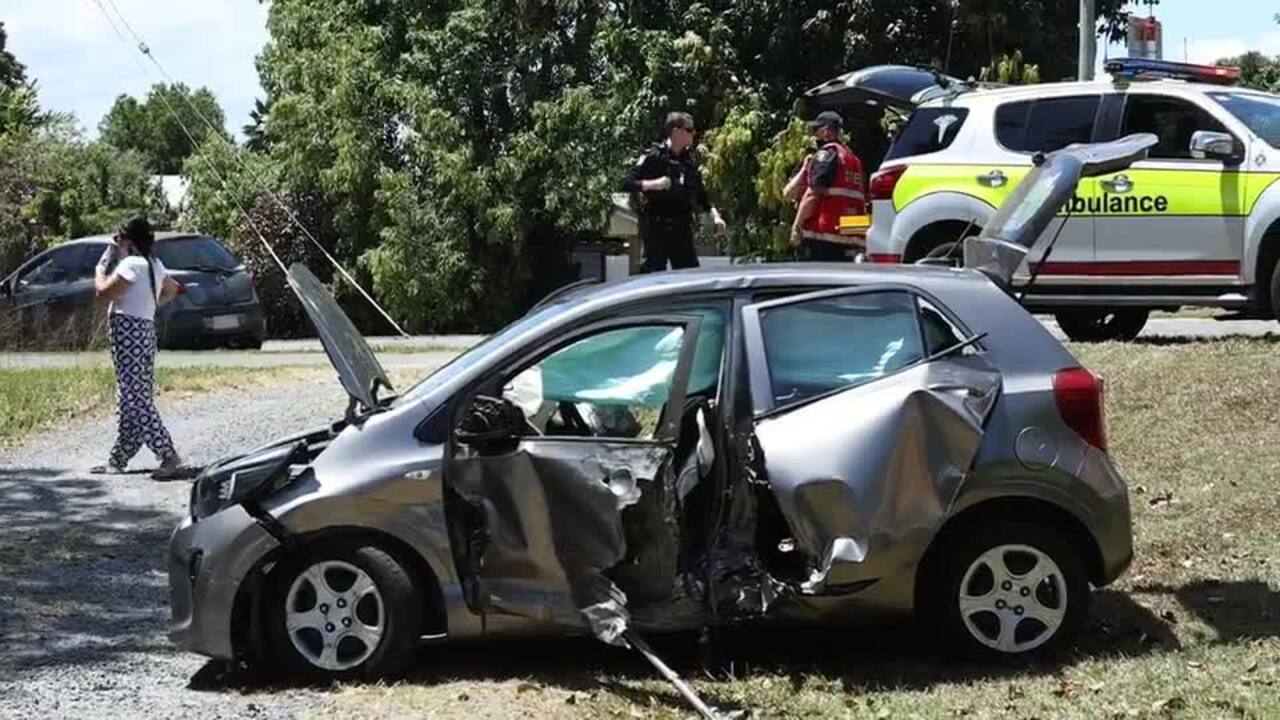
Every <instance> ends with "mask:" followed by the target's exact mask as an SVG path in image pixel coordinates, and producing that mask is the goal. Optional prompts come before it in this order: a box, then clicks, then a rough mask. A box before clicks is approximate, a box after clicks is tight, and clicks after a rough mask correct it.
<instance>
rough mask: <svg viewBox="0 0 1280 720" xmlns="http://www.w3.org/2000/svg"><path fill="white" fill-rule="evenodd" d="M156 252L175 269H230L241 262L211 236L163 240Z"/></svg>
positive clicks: (156, 246)
mask: <svg viewBox="0 0 1280 720" xmlns="http://www.w3.org/2000/svg"><path fill="white" fill-rule="evenodd" d="M155 254H156V256H157V257H159V258H160V262H162V263H164V266H165V267H167V268H172V269H174V270H201V269H212V270H230V269H232V268H234V267H235V266H237V265H239V264H240V263H239V262H238V261H237V260H236V258H235V256H234V255H232V254H231V252H230V251H228V250H227V249H226V248H225V247H223V246H222V243H220V242H218V241H217V240H214V239H213V238H211V237H189V238H178V239H176V240H161V241H159V242H157V243H156V245H155Z"/></svg>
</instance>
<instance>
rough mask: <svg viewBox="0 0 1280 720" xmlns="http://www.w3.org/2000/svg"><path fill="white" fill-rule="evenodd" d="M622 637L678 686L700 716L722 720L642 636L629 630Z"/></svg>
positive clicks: (677, 688) (708, 719)
mask: <svg viewBox="0 0 1280 720" xmlns="http://www.w3.org/2000/svg"><path fill="white" fill-rule="evenodd" d="M622 637H623V638H624V639H625V640H626V641H627V642H628V643H630V645H631V646H632V647H634V648H635V649H636V650H639V651H640V654H641V655H644V658H645V659H646V660H648V661H649V664H650V665H653V666H654V667H655V668H656V669H657V670H658V673H659V674H661V675H662V676H663V677H664V678H666V679H667V682H669V683H671V684H672V685H675V686H676V690H679V691H680V694H681V695H683V696H684V699H685V700H688V701H689V704H690V705H692V706H693V707H694V709H696V710H697V711H698V714H699V715H701V716H702V717H704V718H706V720H721V718H720V715H719V714H717V713H716V711H715V710H713V709H712V708H711V706H709V705H707V704H706V703H705V702H703V701H702V698H700V697H698V694H697V693H696V692H694V691H693V688H691V687H689V684H688V683H686V682H685V681H684V680H681V679H680V676H679V675H677V674H676V673H675V671H674V670H672V669H671V668H669V667H667V664H666V663H664V662H662V658H660V657H658V655H657V654H656V653H654V652H653V648H650V647H649V644H648V643H646V642H645V641H644V640H642V639H640V636H638V635H636V634H635V633H634V632H632V631H630V630H627V631H626V632H624V633H622Z"/></svg>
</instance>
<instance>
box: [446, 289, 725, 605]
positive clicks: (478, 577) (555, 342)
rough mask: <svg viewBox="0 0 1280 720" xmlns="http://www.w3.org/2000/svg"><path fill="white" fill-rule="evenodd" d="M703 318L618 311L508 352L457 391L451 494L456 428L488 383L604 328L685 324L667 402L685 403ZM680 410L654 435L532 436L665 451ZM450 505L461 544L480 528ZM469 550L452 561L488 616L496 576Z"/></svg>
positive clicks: (449, 455) (449, 449)
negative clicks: (485, 570) (491, 583)
mask: <svg viewBox="0 0 1280 720" xmlns="http://www.w3.org/2000/svg"><path fill="white" fill-rule="evenodd" d="M701 322H702V321H701V318H699V317H697V316H695V315H680V314H671V315H651V314H641V315H630V316H617V315H614V316H609V317H604V318H597V319H593V320H588V321H586V322H584V323H582V324H580V325H577V326H575V327H572V328H569V329H567V330H564V331H561V332H555V333H552V334H550V335H544V336H542V337H540V338H537V339H535V340H534V341H532V342H531V343H530V344H529V345H526V346H525V347H524V348H522V349H520V350H517V351H516V352H513V353H511V354H508V355H507V356H506V357H504V358H503V359H502V360H501V361H500V362H499V363H497V364H496V366H495V368H496V369H495V370H494V371H493V372H492V373H490V374H488V375H487V376H486V377H485V378H481V379H479V380H477V381H475V382H473V383H472V384H471V385H470V386H468V387H467V388H466V389H464V390H463V391H461V392H459V393H458V394H457V395H456V396H455V399H454V401H453V403H452V404H453V409H452V412H451V413H450V424H449V426H448V428H449V429H448V432H447V439H446V441H445V451H444V458H445V460H444V463H443V473H442V482H443V487H444V489H445V493H446V496H449V495H451V494H452V495H455V496H457V497H458V498H462V497H463V496H462V494H461V493H460V492H459V491H458V489H457V488H456V487H455V485H454V482H455V478H456V477H457V473H458V472H459V471H458V469H457V468H456V467H455V463H456V462H459V460H458V458H457V455H458V448H459V445H458V440H457V438H456V436H455V431H456V429H457V427H458V424H459V422H461V419H462V417H463V416H464V414H465V413H466V412H468V411H469V409H470V408H471V405H472V403H473V402H474V400H475V398H476V397H477V396H478V395H481V394H483V393H484V392H485V391H486V389H490V388H495V387H496V388H499V389H501V388H503V387H505V386H506V385H507V383H509V382H510V381H511V380H512V379H513V378H515V377H516V376H518V375H519V374H520V373H522V372H524V371H525V370H527V369H528V368H530V367H532V366H534V365H536V364H537V363H539V362H541V361H542V360H544V359H546V358H548V357H550V356H551V355H553V354H554V353H556V352H557V351H559V350H562V349H564V348H567V347H569V346H571V345H573V344H574V343H576V342H578V341H580V340H583V339H586V338H589V337H592V336H595V335H598V334H600V333H604V332H609V331H613V330H623V329H627V328H636V327H661V326H666V327H672V328H677V327H679V328H683V331H684V334H683V336H682V339H681V347H680V352H679V355H678V359H677V362H676V367H675V369H674V371H673V373H672V378H671V386H670V387H671V389H670V392H669V394H668V396H667V400H666V407H667V408H680V407H683V404H684V401H685V397H686V390H687V385H688V382H689V379H690V375H691V373H692V370H693V360H694V354H695V353H696V351H697V346H698V339H699V336H700V329H701V327H700V326H701ZM680 415H681V413H680V412H678V411H677V412H670V411H668V412H665V413H664V415H663V417H662V419H661V422H660V423H659V425H658V426H657V428H655V431H654V436H653V437H652V438H648V439H634V438H599V437H582V436H534V437H532V438H530V439H529V440H531V441H534V442H536V441H539V440H552V441H554V442H556V443H565V444H568V445H570V446H572V445H592V444H595V445H602V444H608V445H612V446H623V447H625V446H633V447H636V448H644V447H652V448H665V450H666V452H668V453H672V454H674V452H675V446H676V443H677V441H678V433H679V427H680V425H679V423H680V420H681V417H680ZM518 447H519V444H517V448H518ZM449 507H450V505H449V502H448V501H446V517H445V523H446V526H447V527H448V528H449V535H450V537H451V539H452V540H453V542H452V543H451V544H455V545H456V544H457V543H456V540H457V538H459V537H462V538H470V537H472V534H473V533H474V532H475V531H476V530H477V528H475V527H473V526H468V525H464V526H461V527H459V526H458V524H459V523H465V522H467V520H468V519H467V518H461V517H458V516H457V514H456V513H455V514H454V516H453V517H450V512H449ZM455 507H456V506H455ZM618 512H619V515H621V508H619V510H618ZM619 522H620V523H621V520H619ZM677 550H678V549H677ZM470 553H471V545H470V543H469V542H468V543H466V544H464V546H463V547H454V549H453V553H452V554H453V561H454V565H455V569H456V570H457V572H458V576H459V579H460V580H461V582H462V585H463V588H464V595H465V596H466V600H467V603H468V605H469V606H471V607H472V609H473V611H475V612H477V613H479V614H481V615H482V616H484V615H486V614H487V613H489V612H491V611H494V609H493V608H491V607H490V602H489V600H488V598H489V593H488V592H487V588H486V587H485V584H486V580H492V578H486V577H484V575H483V572H482V571H481V572H479V573H476V572H472V570H473V568H476V567H478V566H480V565H479V562H480V561H481V560H482V559H483V554H482V555H481V557H479V558H474V557H471V555H470ZM564 580H565V582H564V583H563V584H562V585H561V586H559V587H554V588H552V589H550V591H549V592H550V593H552V594H556V595H560V596H563V597H564V598H565V599H566V600H567V599H569V598H571V595H572V589H571V587H570V585H569V579H568V578H567V576H566V577H565V578H564ZM552 582H554V580H552ZM564 609H566V608H563V607H561V608H558V610H564ZM581 609H582V608H578V610H581ZM556 610H557V608H552V609H550V610H547V611H546V612H544V613H543V614H541V615H537V616H535V615H526V614H524V613H518V612H505V613H504V612H502V611H501V610H497V612H499V614H501V615H506V616H508V617H526V618H528V619H531V620H539V619H542V620H545V619H546V618H547V617H548V616H550V617H556V618H559V617H561V616H560V615H559V613H558V612H557V611H556Z"/></svg>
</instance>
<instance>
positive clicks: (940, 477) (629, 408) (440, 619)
mask: <svg viewBox="0 0 1280 720" xmlns="http://www.w3.org/2000/svg"><path fill="white" fill-rule="evenodd" d="M1154 140H1155V138H1154V137H1151V136H1134V137H1130V138H1125V139H1122V140H1119V141H1116V142H1113V143H1107V144H1104V145H1092V146H1077V147H1072V148H1067V149H1065V150H1061V151H1058V152H1056V153H1053V154H1051V155H1049V156H1047V157H1040V158H1037V161H1038V163H1039V167H1038V168H1037V169H1036V170H1035V171H1033V172H1032V173H1031V174H1030V175H1029V176H1028V177H1027V178H1026V180H1024V181H1023V183H1022V184H1021V185H1020V187H1019V188H1018V190H1017V192H1016V193H1014V194H1013V196H1012V197H1011V198H1010V201H1009V202H1008V203H1006V205H1005V207H1003V208H1002V209H1001V211H1000V213H999V214H998V215H997V217H996V218H995V219H994V220H993V222H992V223H991V224H990V226H989V227H987V228H985V229H984V230H983V232H982V234H981V235H980V236H979V237H977V238H971V239H969V240H968V241H967V242H966V245H965V248H964V251H965V259H966V264H967V265H969V266H970V267H969V268H968V269H953V268H941V267H889V266H868V265H839V266H825V265H754V266H736V267H733V268H729V269H715V270H701V271H688V272H675V273H668V274H659V275H648V276H643V277H639V278H635V279H631V280H627V281H623V282H617V283H610V284H605V285H597V286H575V287H571V288H569V289H567V290H565V291H564V292H561V293H559V294H555V295H553V296H552V297H549V298H547V299H545V300H544V301H543V302H542V303H541V304H540V305H539V306H537V307H535V308H534V309H532V310H531V311H530V312H529V313H528V315H526V316H525V317H524V318H522V319H520V320H519V321H517V322H515V323H514V324H512V325H510V326H509V327H507V328H506V329H504V330H502V331H501V332H499V333H497V334H495V335H493V336H492V337H490V338H489V339H488V340H486V341H485V342H484V343H482V344H480V345H479V346H477V347H475V348H474V349H472V350H470V351H469V352H467V353H465V354H463V355H461V356H460V357H458V358H457V359H455V360H454V361H453V362H452V363H451V364H449V365H447V366H445V367H444V368H442V369H441V370H439V371H438V372H436V373H435V374H433V375H431V376H430V377H428V378H427V379H425V380H423V381H422V382H421V383H420V384H418V385H416V386H415V387H412V388H411V389H409V390H407V391H405V392H403V393H401V394H393V391H392V390H391V383H390V382H389V381H388V379H387V377H386V374H385V373H384V372H383V370H382V368H381V366H380V365H379V363H378V360H377V359H376V357H375V356H374V354H373V353H372V352H371V350H370V348H369V347H368V345H367V344H366V343H365V342H364V340H363V339H362V338H361V337H360V335H359V333H358V332H357V331H356V330H355V328H354V326H353V325H352V324H351V322H350V321H349V320H348V319H347V318H346V317H345V316H344V315H343V314H342V312H341V311H340V310H339V309H338V306H337V304H336V303H335V302H334V301H333V298H332V296H330V295H329V293H328V292H327V291H326V290H325V288H324V287H323V286H322V285H321V283H319V282H318V281H317V280H316V279H315V277H314V276H313V275H312V274H311V273H310V272H309V271H308V270H307V269H306V268H305V267H302V266H294V268H293V269H292V270H291V271H290V273H289V280H290V283H291V285H292V286H293V288H294V290H295V291H296V292H297V294H298V296H299V297H300V298H301V300H302V302H303V304H304V305H305V306H306V309H307V312H308V313H309V315H310V317H311V318H312V320H313V321H314V322H315V325H316V327H317V329H318V331H319V333H320V336H321V339H322V341H323V344H324V347H325V349H326V351H327V352H328V354H329V356H330V358H331V359H332V360H333V363H334V366H335V368H336V369H337V371H338V376H339V378H340V380H341V382H342V384H343V386H344V388H345V389H346V390H347V392H348V394H349V395H350V398H351V399H350V405H349V407H348V409H347V412H346V415H345V417H344V418H343V419H342V420H340V421H338V422H336V423H335V424H333V425H332V426H330V427H326V428H322V429H319V430H316V431H315V432H311V433H307V434H304V435H300V436H296V437H292V438H288V439H284V440H280V441H278V442H275V443H272V444H271V445H269V446H267V447H265V448H262V449H259V450H255V451H253V452H250V453H247V454H245V455H243V456H241V457H237V458H233V459H229V460H225V461H223V462H219V463H217V464H215V465H213V466H211V467H209V468H207V469H206V470H205V471H204V472H203V474H201V476H200V477H199V478H198V479H197V481H196V482H195V484H194V486H193V488H192V493H191V507H190V514H189V517H187V518H186V519H184V520H183V522H182V523H181V525H180V526H179V527H178V528H177V529H176V530H175V532H174V534H173V538H172V543H171V547H170V550H169V564H170V588H171V594H172V612H173V621H172V627H171V633H170V636H171V638H172V639H173V640H174V641H175V642H176V643H177V644H179V645H180V646H182V647H184V648H186V649H189V650H192V651H195V652H198V653H203V654H205V655H209V656H213V657H218V658H245V659H256V660H260V661H265V662H268V663H270V664H271V665H272V666H274V667H279V668H283V669H287V670H289V671H292V672H297V673H303V674H311V675H318V676H322V677H361V676H373V675H380V674H384V673H387V672H390V671H394V670H395V669H397V668H398V667H399V666H401V665H402V664H403V663H404V662H405V661H406V660H407V659H408V658H409V657H410V655H411V653H412V651H413V649H414V648H415V646H416V645H417V644H418V643H419V642H420V641H422V640H423V639H424V638H434V639H456V638H468V637H479V636H503V635H512V634H536V633H543V634H551V633H593V634H594V635H596V636H597V637H599V638H600V639H602V640H604V641H606V642H613V643H621V642H623V640H622V639H621V638H622V636H623V635H624V633H641V634H643V633H646V632H660V631H673V630H682V629H696V628H703V627H707V626H715V625H732V624H738V623H745V622H750V621H787V622H795V621H805V622H812V623H839V622H846V621H862V620H866V619H868V618H876V617H882V616H885V615H893V614H904V613H911V612H915V613H917V614H918V615H920V616H921V618H922V619H923V620H924V621H925V622H930V623H934V624H936V627H937V628H938V630H939V632H940V636H941V637H942V638H944V639H945V640H947V641H949V642H952V643H956V644H958V645H959V646H960V647H962V648H968V649H970V650H973V651H976V652H978V653H986V654H990V655H994V656H1019V655H1022V654H1026V653H1032V652H1037V651H1044V650H1046V649H1048V648H1050V647H1051V646H1054V645H1058V644H1060V643H1063V642H1064V641H1066V640H1067V639H1068V638H1069V637H1070V634H1071V632H1072V631H1073V630H1075V629H1076V628H1077V627H1079V626H1080V624H1081V622H1082V621H1083V620H1084V619H1085V617H1086V615H1087V611H1088V604H1089V594H1090V586H1102V585H1106V584H1107V583H1109V582H1111V581H1113V580H1114V579H1116V578H1117V577H1118V576H1119V575H1120V574H1121V573H1122V572H1123V571H1124V570H1125V569H1126V567H1127V566H1128V564H1129V562H1130V559H1131V556H1132V541H1131V528H1130V515H1129V503H1128V495H1127V490H1126V485H1125V482H1124V480H1123V478H1122V477H1121V476H1120V474H1119V473H1118V472H1117V471H1116V469H1115V467H1114V466H1113V464H1112V462H1111V460H1110V459H1109V458H1108V454H1107V437H1106V431H1105V423H1104V416H1103V415H1104V410H1103V397H1102V384H1101V382H1100V381H1099V380H1098V379H1097V378H1095V377H1094V376H1093V375H1092V374H1091V373H1090V372H1089V371H1088V370H1086V369H1084V368H1083V367H1081V366H1080V364H1079V363H1078V362H1077V361H1076V360H1075V359H1074V358H1073V357H1072V356H1071V354H1070V353H1069V352H1068V351H1067V350H1066V349H1065V348H1064V347H1063V346H1062V344H1060V343H1059V342H1058V341H1057V340H1055V339H1054V338H1053V337H1052V336H1051V335H1050V334H1049V333H1048V332H1047V331H1046V330H1045V329H1044V328H1043V327H1042V326H1041V325H1040V323H1039V322H1037V321H1036V320H1035V319H1034V318H1033V317H1032V316H1031V315H1029V314H1028V313H1027V312H1026V311H1025V310H1023V308H1022V307H1021V306H1020V305H1019V304H1018V302H1017V301H1016V299H1014V298H1013V297H1012V296H1011V295H1010V294H1009V292H1008V290H1007V288H1008V280H1009V278H1010V277H1011V276H1012V274H1013V272H1014V270H1015V269H1017V268H1018V267H1019V266H1021V265H1022V264H1024V263H1025V262H1026V256H1027V254H1028V251H1029V250H1030V249H1031V246H1032V245H1033V244H1035V243H1036V238H1038V237H1039V236H1040V235H1041V233H1042V231H1044V230H1045V229H1046V228H1049V227H1050V224H1051V223H1052V222H1053V221H1054V218H1055V216H1057V215H1058V213H1059V212H1060V209H1061V208H1062V207H1063V205H1064V203H1066V201H1067V200H1069V199H1070V196H1071V194H1072V192H1073V191H1074V189H1075V187H1076V183H1077V181H1078V180H1079V178H1080V177H1082V176H1091V175H1096V174H1098V173H1099V172H1106V171H1114V169H1115V168H1116V167H1117V166H1119V167H1123V166H1124V165H1126V164H1128V163H1129V162H1132V161H1133V160H1135V159H1137V158H1139V157H1141V156H1142V155H1143V153H1144V152H1145V149H1146V147H1149V146H1150V145H1151V144H1153V143H1154ZM1044 252H1047V251H1044ZM1042 259H1043V255H1042V256H1041V260H1042Z"/></svg>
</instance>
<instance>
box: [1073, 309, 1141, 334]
mask: <svg viewBox="0 0 1280 720" xmlns="http://www.w3.org/2000/svg"><path fill="white" fill-rule="evenodd" d="M1150 314H1151V311H1150V310H1148V309H1146V308H1115V309H1108V308H1070V309H1066V310H1059V311H1058V312H1056V313H1054V314H1053V318H1054V319H1055V320H1057V321H1058V327H1060V328H1062V332H1063V334H1065V335H1066V336H1067V337H1068V338H1070V339H1071V340H1074V341H1076V342H1106V341H1108V340H1121V341H1124V340H1132V339H1134V338H1136V337H1138V333H1140V332H1142V328H1144V327H1146V324H1147V317H1148V316H1149V315H1150Z"/></svg>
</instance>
